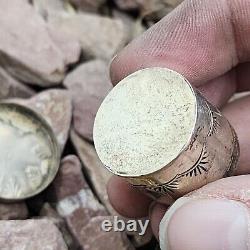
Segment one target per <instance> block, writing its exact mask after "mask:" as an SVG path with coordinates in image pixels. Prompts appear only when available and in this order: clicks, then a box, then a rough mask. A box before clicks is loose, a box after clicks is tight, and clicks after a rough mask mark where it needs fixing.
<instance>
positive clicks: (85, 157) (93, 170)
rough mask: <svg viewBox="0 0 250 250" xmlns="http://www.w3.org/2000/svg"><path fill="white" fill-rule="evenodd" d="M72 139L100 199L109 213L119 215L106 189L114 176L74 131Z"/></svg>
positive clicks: (92, 147) (71, 135)
mask: <svg viewBox="0 0 250 250" xmlns="http://www.w3.org/2000/svg"><path fill="white" fill-rule="evenodd" d="M70 138H71V140H72V142H73V144H74V146H75V148H76V150H77V153H78V155H79V157H80V158H81V161H82V162H83V164H84V165H83V167H84V168H85V169H86V173H88V176H89V179H90V181H91V183H92V186H93V188H94V190H95V192H96V194H97V195H98V198H99V199H100V200H101V201H102V203H103V204H104V206H105V207H106V208H107V210H108V211H109V213H111V214H113V215H117V213H116V212H115V210H114V209H113V208H112V206H111V204H110V202H109V199H108V194H107V188H106V186H107V182H108V180H109V178H110V177H111V176H112V174H111V173H110V172H109V171H108V170H107V169H105V167H104V166H103V164H102V163H101V161H100V160H99V158H98V156H97V153H96V151H95V148H94V146H93V145H92V144H90V143H89V142H87V141H86V140H84V139H83V138H81V137H79V136H78V135H77V134H76V133H75V132H74V131H73V130H72V131H71V133H70Z"/></svg>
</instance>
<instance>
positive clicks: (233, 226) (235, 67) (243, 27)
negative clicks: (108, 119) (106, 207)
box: [108, 0, 250, 250]
mask: <svg viewBox="0 0 250 250" xmlns="http://www.w3.org/2000/svg"><path fill="white" fill-rule="evenodd" d="M249 61H250V1H249V0H219V1H216V0H187V1H185V2H183V3H182V4H181V5H180V6H179V7H178V8H177V9H175V10H174V11H173V12H172V13H170V14H169V15H167V16H166V17H165V18H163V19H162V20H161V21H160V22H159V23H157V24H156V25H154V26H153V27H152V28H150V29H149V30H148V31H147V32H145V33H144V34H143V35H142V36H141V37H139V38H137V39H136V40H134V41H133V42H132V43H130V44H129V45H128V46H127V47H126V48H125V49H124V50H123V51H121V52H120V53H119V55H118V56H117V57H116V58H115V59H114V60H113V62H112V64H111V79H112V82H113V84H116V83H117V82H118V81H119V80H121V79H122V78H124V77H125V76H127V75H128V74H130V73H132V72H134V71H136V70H138V69H140V68H145V67H153V66H161V67H167V68H170V69H173V70H175V71H177V72H179V73H181V74H182V75H184V76H185V77H186V78H187V79H188V80H189V81H190V82H191V83H192V84H193V85H194V86H195V87H197V88H198V89H199V90H200V91H201V92H202V93H203V95H204V96H205V97H206V98H207V99H208V100H209V101H210V102H211V103H213V104H214V105H216V106H217V107H219V108H221V110H222V112H223V113H224V115H225V116H226V117H227V118H228V120H229V121H230V122H231V124H232V125H233V127H234V128H235V130H236V132H237V134H238V138H239V142H240V149H241V155H240V162H239V166H238V169H237V175H240V174H249V173H250V164H249V162H250V153H249V152H250V125H249V124H250V96H246V97H244V98H242V99H238V100H236V101H234V102H232V103H229V104H227V101H228V100H229V98H230V97H231V96H232V95H233V94H234V93H235V92H240V91H246V90H250V63H249ZM108 193H109V197H110V201H111V203H112V204H113V206H114V207H115V209H116V210H117V211H118V212H120V213H121V214H122V215H124V216H127V217H144V216H147V215H149V217H150V220H151V226H152V229H153V232H154V234H155V235H156V237H158V234H159V224H160V221H161V225H160V241H161V245H162V249H171V250H222V249H223V250H229V249H230V250H232V249H233V250H245V249H250V231H249V230H250V229H249V225H250V210H249V209H250V175H245V176H234V177H230V178H225V179H221V180H219V181H216V182H214V183H211V184H208V185H207V186H205V187H203V188H201V189H199V190H197V191H195V192H193V193H191V194H188V195H187V196H185V197H184V198H180V199H178V200H177V201H176V202H175V203H174V205H173V206H172V207H171V208H170V209H169V210H168V212H167V213H166V211H167V209H168V205H169V202H170V200H169V197H167V196H165V197H162V198H161V202H158V203H157V202H156V203H155V202H154V203H152V200H151V199H150V198H148V197H147V196H145V195H144V194H143V193H141V192H140V191H138V190H136V189H134V188H132V187H131V186H130V185H129V184H128V183H127V182H126V181H125V180H123V179H122V178H118V177H112V178H111V180H110V182H109V185H108ZM149 208H150V209H149ZM163 216H164V218H163ZM162 218H163V219H162Z"/></svg>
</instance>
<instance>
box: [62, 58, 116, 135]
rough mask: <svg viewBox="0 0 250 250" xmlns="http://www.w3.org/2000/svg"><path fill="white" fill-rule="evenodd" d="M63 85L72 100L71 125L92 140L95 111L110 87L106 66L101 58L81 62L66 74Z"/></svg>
mask: <svg viewBox="0 0 250 250" xmlns="http://www.w3.org/2000/svg"><path fill="white" fill-rule="evenodd" d="M64 85H65V86H66V87H67V88H68V89H69V91H70V93H71V95H72V100H73V107H74V108H73V125H74V128H75V130H76V131H77V133H79V134H80V135H81V136H83V137H85V138H87V139H89V140H92V134H93V125H94V119H95V115H96V112H97V110H98V108H99V106H100V105H101V103H102V101H103V99H104V97H105V96H106V95H107V94H108V92H109V91H110V90H111V89H112V84H111V82H110V81H109V78H108V66H107V63H105V62H104V61H102V60H92V61H89V62H87V63H83V64H81V65H80V66H78V67H77V68H76V69H75V70H73V71H72V72H71V73H69V74H68V75H67V77H66V78H65V79H64Z"/></svg>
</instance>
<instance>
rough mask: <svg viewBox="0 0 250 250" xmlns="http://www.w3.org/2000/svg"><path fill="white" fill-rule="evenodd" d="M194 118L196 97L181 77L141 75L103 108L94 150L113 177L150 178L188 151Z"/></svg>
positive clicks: (153, 71) (158, 71) (161, 71)
mask: <svg viewBox="0 0 250 250" xmlns="http://www.w3.org/2000/svg"><path fill="white" fill-rule="evenodd" d="M196 116H197V107H196V96H195V93H194V91H193V89H192V87H191V86H190V84H189V83H188V82H187V80H186V79H185V78H184V77H183V76H181V75H180V74H178V73H177V72H175V71H172V70H169V69H165V68H147V69H143V70H139V71H137V72H135V73H133V74H131V75H129V76H128V77H126V78H124V79H123V80H122V81H121V82H119V83H118V84H117V85H116V86H115V87H114V88H113V89H112V91H111V92H110V93H109V94H108V96H107V97H106V98H105V100H104V101H103V103H102V105H101V107H100V108H99V110H98V112H97V115H96V119H95V124H94V131H93V136H94V143H95V148H96V150H97V153H98V156H99V158H100V159H101V161H102V162H103V164H104V165H105V166H106V167H107V168H108V169H109V170H110V171H111V172H113V173H114V174H116V175H120V176H127V177H135V176H143V175H147V174H150V173H153V172H156V171H158V170H160V169H162V168H163V167H165V166H167V165H168V164H169V163H170V162H171V161H173V160H174V159H175V158H176V157H177V156H178V155H179V154H180V153H181V152H182V150H184V148H185V146H186V145H187V144H188V142H189V140H190V138H191V136H192V132H193V130H194V126H195V122H196Z"/></svg>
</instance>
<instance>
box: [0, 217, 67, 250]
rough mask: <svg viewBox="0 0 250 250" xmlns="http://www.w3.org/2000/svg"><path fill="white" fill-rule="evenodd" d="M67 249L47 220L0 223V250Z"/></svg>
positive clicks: (53, 226)
mask: <svg viewBox="0 0 250 250" xmlns="http://www.w3.org/2000/svg"><path fill="white" fill-rule="evenodd" d="M45 248H46V249H51V250H66V249H68V248H67V246H66V244H65V242H64V240H63V238H62V235H61V233H60V231H59V230H58V229H57V227H56V226H55V225H54V224H53V223H52V222H51V221H49V220H46V219H41V220H18V221H15V220H13V221H0V249H3V250H4V249H6V250H7V249H12V250H20V249H45Z"/></svg>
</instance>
